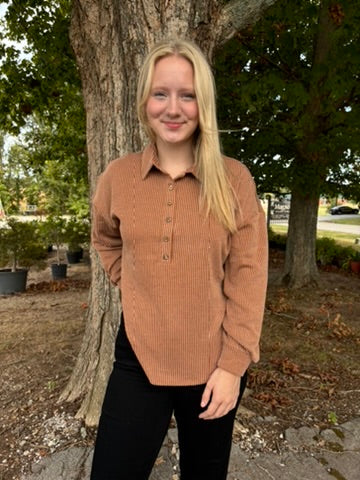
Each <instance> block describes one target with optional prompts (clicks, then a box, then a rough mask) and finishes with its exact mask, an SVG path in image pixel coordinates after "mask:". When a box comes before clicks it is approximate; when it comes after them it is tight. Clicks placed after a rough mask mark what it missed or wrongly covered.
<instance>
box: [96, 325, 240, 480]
mask: <svg viewBox="0 0 360 480" xmlns="http://www.w3.org/2000/svg"><path fill="white" fill-rule="evenodd" d="M245 385H246V375H245V376H244V377H243V378H242V381H241V387H240V395H239V400H238V403H239V402H240V399H241V396H242V394H243V391H244V389H245ZM204 388H205V385H196V386H186V387H166V386H165V387H161V386H160V387H159V386H154V385H151V384H150V382H149V381H148V379H147V377H146V375H145V373H144V371H143V369H142V368H141V366H140V364H139V362H138V360H137V358H136V356H135V354H134V352H133V350H132V348H131V345H130V343H129V341H128V339H127V337H126V333H125V328H124V321H123V319H122V322H121V326H120V330H119V333H118V336H117V340H116V350H115V363H114V369H113V371H112V374H111V376H110V379H109V384H108V387H107V391H106V395H105V399H104V404H103V409H102V414H101V417H100V422H99V428H98V434H97V439H96V444H95V451H94V460H93V466H92V472H91V480H146V479H148V477H149V475H150V473H151V470H152V467H153V465H154V462H155V460H156V457H157V455H158V452H159V450H160V447H161V445H162V442H163V440H164V437H165V435H166V432H167V429H168V426H169V422H170V419H171V416H172V414H173V413H174V416H175V419H176V423H177V428H178V436H179V448H180V472H181V480H226V476H227V469H228V463H229V456H230V449H231V442H232V430H233V424H234V419H235V413H236V408H234V409H233V410H231V411H230V412H229V413H228V414H227V415H225V416H223V417H221V418H218V419H215V420H201V419H199V418H198V415H199V414H200V413H201V411H202V410H203V409H202V408H201V407H200V399H201V396H202V393H203V391H204Z"/></svg>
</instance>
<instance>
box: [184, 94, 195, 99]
mask: <svg viewBox="0 0 360 480" xmlns="http://www.w3.org/2000/svg"><path fill="white" fill-rule="evenodd" d="M182 98H183V99H184V100H195V94H194V93H183V94H182Z"/></svg>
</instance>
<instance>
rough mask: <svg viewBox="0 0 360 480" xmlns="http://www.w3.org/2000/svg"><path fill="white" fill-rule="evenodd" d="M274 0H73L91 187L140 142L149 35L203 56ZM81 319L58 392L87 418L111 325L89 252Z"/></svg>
mask: <svg viewBox="0 0 360 480" xmlns="http://www.w3.org/2000/svg"><path fill="white" fill-rule="evenodd" d="M274 2H275V0H246V1H242V0H237V1H232V2H228V3H227V4H225V6H224V3H225V2H224V1H220V0H217V1H215V0H210V1H209V0H191V1H190V0H74V1H73V11H72V22H71V32H70V37H71V43H72V46H73V49H74V52H75V55H76V59H77V63H78V67H79V70H80V75H81V79H82V87H83V97H84V103H85V109H86V118H87V149H88V158H89V177H90V185H91V187H90V189H91V195H92V194H93V192H94V190H95V187H96V182H97V177H98V176H99V174H100V173H101V172H102V171H103V170H104V168H105V167H106V165H107V164H108V163H109V162H110V161H111V160H112V159H114V158H116V157H119V156H120V155H123V154H125V153H126V152H129V151H136V150H140V149H141V147H142V146H143V144H144V141H145V139H144V136H143V133H142V132H141V131H140V130H139V127H138V121H137V118H136V108H135V97H136V95H135V93H136V83H137V76H138V72H139V69H140V66H141V63H142V61H143V58H144V56H145V54H146V52H147V51H148V49H149V47H150V46H151V45H152V44H153V43H155V42H156V41H158V40H160V39H162V38H168V37H176V36H179V37H187V38H190V39H193V40H194V41H196V42H197V43H198V44H199V45H200V47H201V48H202V49H203V51H204V53H205V54H206V55H207V56H208V58H209V60H210V61H211V58H212V55H213V52H214V49H215V47H216V46H217V45H219V44H220V43H222V42H224V41H225V40H227V39H228V38H230V37H231V36H232V35H233V34H234V33H235V31H236V30H237V29H239V28H241V27H245V26H247V25H249V24H250V23H253V22H254V21H255V20H256V19H257V18H258V16H259V15H260V14H261V13H262V12H263V10H264V9H265V8H266V7H268V6H269V5H270V4H272V3H274ZM91 261H92V283H91V290H90V297H89V310H88V315H87V326H86V331H85V334H84V338H83V343H82V346H81V351H80V354H79V357H78V359H77V362H76V365H75V368H74V371H73V373H72V376H71V378H70V380H69V383H68V385H67V386H66V388H65V390H64V391H63V392H62V395H61V398H60V400H61V401H63V400H67V401H73V400H75V399H77V398H83V400H82V404H81V408H80V410H79V412H78V416H79V417H82V418H84V419H85V422H86V424H88V425H95V424H96V423H97V421H98V417H99V414H100V408H101V404H102V400H103V396H104V392H105V387H106V383H107V379H108V376H109V374H110V370H111V364H112V355H113V353H112V352H113V344H114V339H115V335H116V332H117V329H118V325H119V312H120V306H119V293H118V291H116V290H115V289H114V288H113V287H111V286H110V284H109V281H108V279H107V278H106V277H105V275H104V274H103V271H102V268H101V266H100V264H99V260H98V258H97V255H96V253H95V252H94V251H92V252H91Z"/></svg>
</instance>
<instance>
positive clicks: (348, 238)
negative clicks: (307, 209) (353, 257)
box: [271, 224, 360, 250]
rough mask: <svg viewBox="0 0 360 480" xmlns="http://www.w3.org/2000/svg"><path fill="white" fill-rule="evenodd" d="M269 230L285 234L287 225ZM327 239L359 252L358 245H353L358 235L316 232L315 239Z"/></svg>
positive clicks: (276, 226) (326, 231)
mask: <svg viewBox="0 0 360 480" xmlns="http://www.w3.org/2000/svg"><path fill="white" fill-rule="evenodd" d="M271 229H272V230H273V231H274V232H276V233H287V230H288V227H287V225H273V224H272V225H271ZM323 237H329V238H333V239H334V240H335V241H336V242H338V243H339V244H340V245H342V246H343V247H349V246H350V247H353V248H355V249H356V250H360V245H358V244H355V239H356V238H359V235H356V234H354V233H344V232H332V231H329V230H318V231H317V238H323Z"/></svg>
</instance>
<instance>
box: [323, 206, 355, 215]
mask: <svg viewBox="0 0 360 480" xmlns="http://www.w3.org/2000/svg"><path fill="white" fill-rule="evenodd" d="M330 213H331V215H345V214H352V213H355V214H356V213H359V209H358V208H352V207H349V206H348V205H337V206H336V207H332V208H330Z"/></svg>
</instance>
